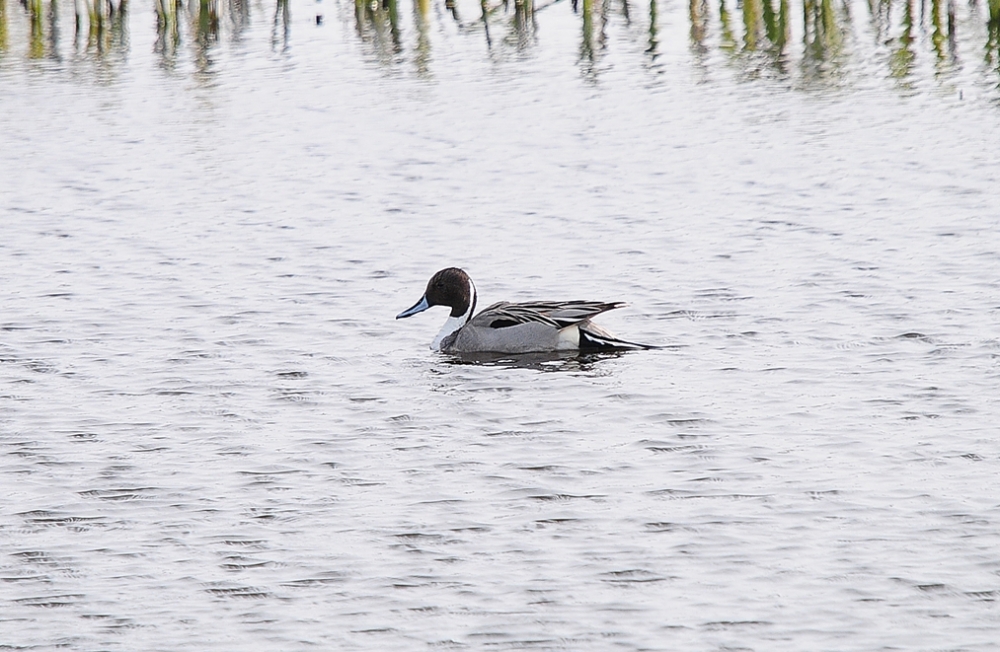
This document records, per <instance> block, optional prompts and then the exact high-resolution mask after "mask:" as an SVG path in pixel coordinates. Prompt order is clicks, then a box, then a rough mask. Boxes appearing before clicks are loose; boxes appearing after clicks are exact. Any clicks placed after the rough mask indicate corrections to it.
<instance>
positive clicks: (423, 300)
mask: <svg viewBox="0 0 1000 652" xmlns="http://www.w3.org/2000/svg"><path fill="white" fill-rule="evenodd" d="M430 307H431V304H429V303H427V297H420V301H417V303H416V305H414V306H413V307H412V308H407V309H406V310H404V311H403V312H401V313H399V314H398V315H396V319H402V318H404V317H410V316H412V315H415V314H417V313H418V312H423V311H425V310H427V309H428V308H430Z"/></svg>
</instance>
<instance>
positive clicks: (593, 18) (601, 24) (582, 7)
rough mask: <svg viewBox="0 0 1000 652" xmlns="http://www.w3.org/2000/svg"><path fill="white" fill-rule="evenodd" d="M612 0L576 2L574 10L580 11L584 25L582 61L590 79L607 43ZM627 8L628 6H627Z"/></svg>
mask: <svg viewBox="0 0 1000 652" xmlns="http://www.w3.org/2000/svg"><path fill="white" fill-rule="evenodd" d="M609 4H610V0H581V1H580V2H579V3H578V2H577V1H576V0H574V1H573V8H574V9H575V10H579V12H580V17H581V18H582V23H583V38H582V39H581V41H580V61H581V63H583V69H584V72H585V74H586V75H587V76H588V77H591V78H593V77H594V76H595V74H596V64H597V60H598V58H599V56H600V53H601V51H602V50H603V49H604V47H605V43H606V42H607V33H606V32H605V29H606V27H607V24H608V5H609ZM626 6H627V5H626Z"/></svg>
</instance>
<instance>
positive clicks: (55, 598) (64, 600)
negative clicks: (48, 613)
mask: <svg viewBox="0 0 1000 652" xmlns="http://www.w3.org/2000/svg"><path fill="white" fill-rule="evenodd" d="M85 597H86V596H85V595H84V594H82V593H64V594H58V595H47V596H37V597H31V598H15V599H14V600H12V602H15V603H17V604H20V605H24V606H26V607H39V608H42V609H59V608H61V607H72V606H74V605H77V604H80V601H82V600H83V599H84V598H85Z"/></svg>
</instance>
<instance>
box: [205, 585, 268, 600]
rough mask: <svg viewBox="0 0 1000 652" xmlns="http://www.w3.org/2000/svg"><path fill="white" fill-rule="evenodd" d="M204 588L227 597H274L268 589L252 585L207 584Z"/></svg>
mask: <svg viewBox="0 0 1000 652" xmlns="http://www.w3.org/2000/svg"><path fill="white" fill-rule="evenodd" d="M204 590H205V592H206V593H211V594H212V595H214V596H217V597H220V598H227V599H243V600H264V599H267V598H271V597H274V596H273V595H272V594H271V592H270V591H265V590H263V589H259V588H257V587H253V586H209V587H207V588H205V589H204Z"/></svg>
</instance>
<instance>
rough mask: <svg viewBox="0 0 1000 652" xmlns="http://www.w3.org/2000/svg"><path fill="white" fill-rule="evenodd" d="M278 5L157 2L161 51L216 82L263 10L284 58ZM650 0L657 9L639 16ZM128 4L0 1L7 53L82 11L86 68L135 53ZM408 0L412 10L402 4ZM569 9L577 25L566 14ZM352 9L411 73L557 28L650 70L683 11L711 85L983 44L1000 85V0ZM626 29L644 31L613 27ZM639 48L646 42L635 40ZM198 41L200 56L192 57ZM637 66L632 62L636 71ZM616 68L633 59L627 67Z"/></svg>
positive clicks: (888, 71)
mask: <svg viewBox="0 0 1000 652" xmlns="http://www.w3.org/2000/svg"><path fill="white" fill-rule="evenodd" d="M271 1H272V0H262V2H263V4H253V3H251V2H250V0H186V1H185V0H152V2H151V6H152V8H153V9H154V12H155V16H156V22H155V28H156V39H155V43H154V45H153V51H154V52H155V53H156V54H157V55H159V63H160V65H161V67H163V68H166V69H173V68H174V67H176V66H177V65H178V62H179V61H181V62H184V63H187V64H190V63H193V64H194V67H195V68H196V70H197V72H199V73H212V74H214V72H215V68H216V64H215V60H216V59H217V58H218V56H217V54H218V49H219V48H220V47H223V45H222V40H223V36H228V37H229V40H230V41H233V42H238V41H241V40H243V39H245V38H248V35H253V30H252V20H251V18H252V13H253V12H254V11H259V12H262V13H264V15H265V16H267V18H266V19H264V20H263V21H261V24H267V23H268V21H270V25H271V29H270V37H271V39H270V43H271V47H272V49H273V50H275V51H281V52H285V51H287V50H288V47H289V43H290V40H291V33H292V22H291V2H292V1H293V0H273V2H274V4H271ZM637 1H638V2H643V3H645V2H648V3H649V4H648V5H645V4H643V5H642V10H641V11H639V10H638V8H639V5H636V4H634V3H635V2H637ZM129 2H130V0H19V1H18V2H15V1H14V0H0V56H5V57H10V56H12V52H13V53H14V55H15V56H18V57H24V58H25V59H27V60H31V61H39V60H42V61H44V60H46V59H48V60H52V61H57V62H58V61H61V60H62V58H63V57H65V56H66V53H67V49H68V48H67V44H66V43H62V44H60V41H61V39H64V38H65V36H64V34H63V33H64V32H66V31H67V29H66V26H65V24H64V23H65V17H67V16H69V15H70V14H69V12H73V14H72V15H73V16H74V18H75V24H74V26H73V28H72V32H73V35H74V36H73V41H72V45H73V50H74V54H75V55H76V56H75V57H74V60H78V59H80V56H79V55H84V57H83V58H87V59H103V58H104V57H106V55H108V54H112V53H119V54H124V53H125V52H127V50H128V47H129V26H128V23H129V4H128V3H129ZM401 2H411V4H410V6H409V7H402V6H400V3H401ZM567 5H569V6H570V7H571V9H572V17H570V16H569V15H568V14H569V13H570V12H567V11H563V12H561V13H560V12H558V8H559V7H563V8H566V7H567ZM18 7H20V8H21V9H23V12H19V11H18ZM553 7H555V8H556V9H554V10H553V9H551V8H553ZM344 8H345V12H344V13H343V14H341V17H342V19H343V20H345V21H348V23H349V22H353V23H354V25H353V26H354V28H355V31H356V34H357V38H358V39H360V41H361V42H362V43H364V44H365V47H364V48H363V50H364V51H365V52H366V53H368V54H371V55H372V56H373V58H374V59H375V60H376V61H378V62H379V63H380V64H381V65H385V66H389V67H400V66H411V69H412V70H413V72H414V74H416V75H418V76H421V77H428V76H431V75H432V74H433V72H434V70H433V66H434V60H433V56H432V53H433V52H434V50H435V41H436V40H438V39H467V40H479V41H480V43H481V44H482V46H483V50H482V51H483V53H484V54H487V56H491V57H492V56H495V55H497V54H500V55H502V54H503V53H504V52H505V51H511V50H513V51H515V52H518V53H526V52H528V51H530V50H531V49H532V48H533V47H534V46H535V45H536V44H537V42H538V38H539V34H540V31H539V26H540V24H541V23H542V22H545V21H548V20H552V21H565V20H571V21H573V23H574V24H575V27H574V30H575V31H576V34H577V36H576V39H575V48H576V60H577V65H578V68H579V70H580V72H581V75H582V76H583V77H584V78H585V79H588V80H591V81H593V80H596V79H597V76H598V74H599V71H601V70H602V69H603V68H605V66H602V64H601V62H602V59H603V58H604V56H605V54H606V53H607V52H608V51H609V50H611V49H620V50H628V51H630V52H636V51H637V50H636V48H635V47H634V46H635V45H636V44H638V45H641V46H643V47H642V52H643V53H644V56H642V57H639V58H637V59H633V60H632V63H634V65H635V66H636V67H637V68H640V67H642V68H645V67H648V65H649V63H650V62H656V61H657V59H658V58H659V57H660V55H661V54H663V52H664V51H665V49H666V48H670V47H676V45H675V43H673V42H672V41H671V40H670V39H666V38H664V31H663V30H664V29H668V28H670V27H672V26H673V21H672V20H671V17H670V14H671V13H675V12H678V11H680V12H685V11H686V14H687V15H686V16H685V17H684V18H685V22H686V32H687V40H688V44H687V49H688V60H687V61H688V64H689V65H692V66H694V67H695V69H697V70H699V71H700V72H701V75H702V78H703V79H704V80H705V81H710V80H711V79H712V78H713V75H714V74H716V73H717V72H718V71H719V70H720V69H725V70H727V71H730V72H733V71H735V73H736V74H737V76H738V78H739V79H741V80H745V81H748V80H753V79H755V78H757V77H760V76H769V77H775V76H777V77H779V78H785V79H788V80H790V81H791V82H792V83H793V86H796V87H803V86H809V85H813V84H818V85H829V84H834V85H837V84H839V83H840V80H841V79H844V78H846V77H848V76H850V75H863V74H869V75H875V76H878V77H888V78H890V79H892V80H894V81H895V83H897V84H898V85H899V86H900V87H902V88H909V87H915V86H916V84H915V82H916V81H917V79H918V78H919V76H920V75H921V74H924V75H927V74H931V75H933V76H934V77H954V76H955V75H956V72H957V71H960V70H961V69H962V62H961V61H960V53H961V52H968V51H976V50H980V48H981V50H980V51H981V52H982V53H983V54H982V57H983V59H982V60H983V61H984V62H985V68H986V69H987V70H990V71H992V72H991V74H993V75H998V76H1000V0H985V1H984V2H983V3H982V4H978V0H975V1H973V2H972V4H969V5H966V4H965V3H961V2H959V0H865V2H860V1H859V0H688V2H687V5H686V6H685V5H674V4H670V3H668V2H667V0H570V1H569V2H568V3H566V2H564V0H354V2H353V6H352V5H351V4H348V5H346V6H345V7H344ZM352 10H353V11H352ZM272 11H273V14H272V13H271V12H272ZM551 14H557V15H556V16H554V17H553V16H551ZM853 14H857V16H858V21H859V22H858V23H857V24H855V22H854V21H855V16H854V15H853ZM577 21H578V22H577ZM616 22H624V23H625V25H626V26H628V27H630V28H631V27H633V26H635V27H638V29H625V30H613V31H609V30H610V29H611V28H610V27H609V25H611V24H614V23H616ZM456 28H457V29H456ZM960 29H961V30H962V34H959V31H960ZM265 33H266V32H265ZM265 38H266V37H265ZM960 38H961V39H962V41H964V43H962V42H960ZM629 39H631V40H632V41H638V40H639V39H642V40H644V41H645V42H644V43H642V42H638V43H634V42H633V43H629V42H625V41H627V40H629ZM185 41H186V42H187V43H188V44H189V46H190V47H189V48H188V49H187V50H186V51H182V44H183V43H184V42H185ZM185 55H187V56H185ZM626 56H628V55H626ZM121 60H122V61H124V57H121ZM976 63H977V64H978V62H976ZM629 64H630V61H629V60H628V59H627V58H626V59H625V60H624V65H626V66H627V65H629ZM859 64H860V65H859ZM616 65H621V64H620V63H618V62H617V60H616ZM607 68H608V69H610V67H607ZM601 74H603V73H601ZM994 79H996V78H995V77H994ZM990 92H995V89H991V91H990Z"/></svg>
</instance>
